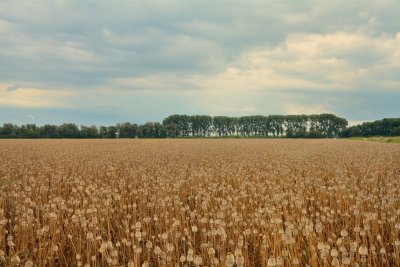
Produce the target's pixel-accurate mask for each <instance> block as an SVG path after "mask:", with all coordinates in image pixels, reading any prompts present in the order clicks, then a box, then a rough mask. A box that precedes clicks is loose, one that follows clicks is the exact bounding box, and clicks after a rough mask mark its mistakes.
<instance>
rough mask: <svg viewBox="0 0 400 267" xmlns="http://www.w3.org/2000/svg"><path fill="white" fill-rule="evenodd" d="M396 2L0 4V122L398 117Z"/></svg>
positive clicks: (13, 0)
mask: <svg viewBox="0 0 400 267" xmlns="http://www.w3.org/2000/svg"><path fill="white" fill-rule="evenodd" d="M399 10H400V1H398V0H379V1H369V0H363V1H361V0H358V1H357V0H354V1H348V0H346V1H343V0H335V1H321V0H310V1H308V0H304V1H293V0H291V1H288V0H279V1H272V0H246V1H245V0H242V1H234V0H230V1H225V0H218V1H216V0H212V1H208V0H202V1H199V0H196V1H194V0H181V1H174V0H169V1H167V0H163V1H149V0H147V1H135V0H129V1H128V0H118V1H95V0H90V1H89V0H79V1H78V0H76V1H74V0H69V1H67V0H53V1H44V0H38V1H25V0H1V1H0V36H1V37H0V123H3V122H14V123H17V124H22V123H36V124H44V123H55V124H58V123H62V122H75V123H79V124H80V123H82V124H97V125H99V124H115V123H116V122H122V121H131V122H138V123H143V122H146V121H161V120H162V118H164V117H165V116H167V115H170V114H175V113H179V114H209V115H249V114H265V115H266V114H311V113H323V112H330V113H335V114H337V115H339V116H344V117H345V118H347V119H348V120H350V121H351V122H353V123H354V122H358V121H366V120H374V119H381V118H384V117H400V104H399V103H400V27H399V26H400V16H399V15H398V12H399Z"/></svg>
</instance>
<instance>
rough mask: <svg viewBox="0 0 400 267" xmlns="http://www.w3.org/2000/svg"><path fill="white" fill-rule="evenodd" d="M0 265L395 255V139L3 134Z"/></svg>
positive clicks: (230, 262)
mask: <svg viewBox="0 0 400 267" xmlns="http://www.w3.org/2000/svg"><path fill="white" fill-rule="evenodd" d="M0 266H27V267H29V266H30V267H32V266H129V267H132V266H238V267H239V266H269V267H272V266H400V146H399V145H398V144H385V143H375V142H359V141H351V140H293V139H291V140H283V139H282V140H267V139H229V140H209V139H208V140H207V139H193V140H182V139H181V140H170V139H165V140H122V139H120V140H0Z"/></svg>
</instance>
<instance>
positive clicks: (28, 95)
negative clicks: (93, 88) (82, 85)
mask: <svg viewBox="0 0 400 267" xmlns="http://www.w3.org/2000/svg"><path fill="white" fill-rule="evenodd" d="M10 87H12V88H13V89H12V90H8V89H9V88H10ZM67 96H71V93H70V92H65V91H47V90H42V89H37V88H31V87H18V88H16V87H15V86H9V85H6V84H0V105H2V106H11V107H20V108H33V107H34V108H44V107H47V108H48V107H60V106H63V103H64V98H65V97H67Z"/></svg>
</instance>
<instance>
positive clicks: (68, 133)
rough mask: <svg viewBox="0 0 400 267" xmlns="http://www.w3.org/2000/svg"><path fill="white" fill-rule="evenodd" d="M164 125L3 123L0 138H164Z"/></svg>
mask: <svg viewBox="0 0 400 267" xmlns="http://www.w3.org/2000/svg"><path fill="white" fill-rule="evenodd" d="M165 137H167V134H166V131H165V127H164V126H163V125H161V124H160V123H159V122H147V123H145V124H143V125H137V124H136V123H130V122H125V123H117V124H116V125H115V126H100V127H97V126H95V125H92V126H84V125H81V126H80V127H79V126H78V125H76V124H74V123H64V124H62V125H50V124H46V125H43V126H36V125H35V124H26V125H22V126H17V125H14V124H11V123H5V124H3V126H2V127H1V126H0V138H165Z"/></svg>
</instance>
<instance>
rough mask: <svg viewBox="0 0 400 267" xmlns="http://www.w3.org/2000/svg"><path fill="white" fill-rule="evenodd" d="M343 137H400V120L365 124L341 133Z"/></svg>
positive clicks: (393, 119) (385, 120)
mask: <svg viewBox="0 0 400 267" xmlns="http://www.w3.org/2000/svg"><path fill="white" fill-rule="evenodd" d="M340 136H342V137H369V136H400V118H392V119H383V120H377V121H373V122H364V123H362V124H360V125H355V126H351V127H349V128H347V129H345V130H344V131H342V132H341V134H340Z"/></svg>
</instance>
